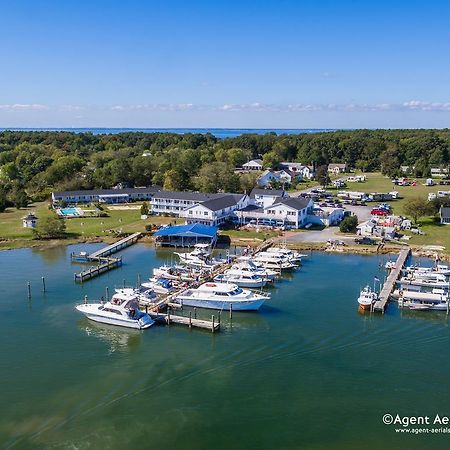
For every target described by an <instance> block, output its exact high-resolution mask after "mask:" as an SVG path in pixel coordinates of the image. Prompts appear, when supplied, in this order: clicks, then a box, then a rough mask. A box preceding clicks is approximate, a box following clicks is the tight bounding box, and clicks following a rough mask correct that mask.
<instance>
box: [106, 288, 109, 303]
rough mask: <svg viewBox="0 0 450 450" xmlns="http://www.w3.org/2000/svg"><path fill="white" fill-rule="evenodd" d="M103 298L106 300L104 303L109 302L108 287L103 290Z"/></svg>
mask: <svg viewBox="0 0 450 450" xmlns="http://www.w3.org/2000/svg"><path fill="white" fill-rule="evenodd" d="M105 298H106V301H109V287H108V286H106V288H105Z"/></svg>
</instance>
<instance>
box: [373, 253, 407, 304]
mask: <svg viewBox="0 0 450 450" xmlns="http://www.w3.org/2000/svg"><path fill="white" fill-rule="evenodd" d="M410 254H411V249H410V248H409V247H407V248H403V249H402V250H401V251H400V253H399V255H398V258H397V261H396V263H395V267H394V268H393V269H392V270H391V273H390V274H389V276H388V277H387V278H386V281H385V282H384V285H383V288H382V289H381V292H380V296H379V299H378V300H377V301H376V302H375V303H374V305H373V307H372V309H373V311H380V312H382V313H384V311H385V310H386V305H387V303H388V301H389V297H390V295H391V293H392V291H393V290H394V287H395V283H396V281H397V280H398V278H399V276H400V274H401V273H402V270H403V267H404V266H405V263H406V260H407V259H408V257H409V256H410Z"/></svg>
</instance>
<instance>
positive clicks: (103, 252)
mask: <svg viewBox="0 0 450 450" xmlns="http://www.w3.org/2000/svg"><path fill="white" fill-rule="evenodd" d="M140 237H141V233H139V232H138V233H133V234H130V235H129V236H127V237H125V238H123V239H121V240H120V241H117V242H114V244H111V245H108V246H107V247H104V248H101V249H100V250H97V251H96V252H94V253H91V254H90V255H89V257H90V258H96V257H99V256H101V257H104V256H109V255H112V254H113V253H116V252H118V251H119V250H122V249H123V248H125V247H129V246H130V245H133V244H135V243H136V242H137V241H138V240H139V238H140Z"/></svg>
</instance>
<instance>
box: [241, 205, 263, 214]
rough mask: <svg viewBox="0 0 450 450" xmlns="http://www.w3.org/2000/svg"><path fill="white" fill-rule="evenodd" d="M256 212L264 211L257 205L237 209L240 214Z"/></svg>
mask: <svg viewBox="0 0 450 450" xmlns="http://www.w3.org/2000/svg"><path fill="white" fill-rule="evenodd" d="M257 210H259V211H261V212H262V211H264V210H263V208H261V206H258V205H247V206H245V207H244V208H241V209H239V211H242V212H250V211H257Z"/></svg>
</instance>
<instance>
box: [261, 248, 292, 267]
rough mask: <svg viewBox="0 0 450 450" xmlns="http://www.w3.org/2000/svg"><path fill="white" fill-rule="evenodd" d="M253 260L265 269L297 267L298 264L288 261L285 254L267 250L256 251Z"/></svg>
mask: <svg viewBox="0 0 450 450" xmlns="http://www.w3.org/2000/svg"><path fill="white" fill-rule="evenodd" d="M254 262H255V264H257V265H261V266H262V267H264V268H266V269H275V270H276V269H278V270H292V269H296V268H297V267H298V264H296V263H294V262H293V261H290V260H289V259H288V258H286V257H285V256H281V255H278V254H275V253H268V252H261V253H258V254H257V255H256V256H255V257H254Z"/></svg>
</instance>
